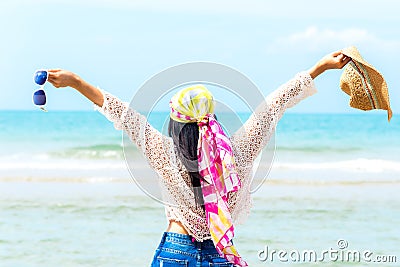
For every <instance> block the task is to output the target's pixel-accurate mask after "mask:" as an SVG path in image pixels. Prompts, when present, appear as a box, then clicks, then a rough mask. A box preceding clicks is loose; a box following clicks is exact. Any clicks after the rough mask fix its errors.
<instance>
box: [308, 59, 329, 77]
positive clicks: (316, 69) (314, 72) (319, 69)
mask: <svg viewBox="0 0 400 267" xmlns="http://www.w3.org/2000/svg"><path fill="white" fill-rule="evenodd" d="M324 71H326V68H325V66H324V64H322V63H321V62H320V61H319V62H318V63H317V64H315V65H314V66H313V67H312V68H310V69H309V70H308V73H309V74H310V76H311V78H313V79H315V78H317V77H318V76H319V75H320V74H322V73H323V72H324Z"/></svg>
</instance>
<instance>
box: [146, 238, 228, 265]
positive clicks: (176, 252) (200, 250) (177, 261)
mask: <svg viewBox="0 0 400 267" xmlns="http://www.w3.org/2000/svg"><path fill="white" fill-rule="evenodd" d="M169 266H174V267H179V266H186V267H206V266H207V267H210V266H219V267H233V266H234V265H233V264H232V263H230V262H228V261H227V260H226V259H224V258H222V257H221V256H220V255H219V254H218V252H217V250H216V249H215V247H214V243H213V242H212V240H205V241H203V242H197V241H196V240H194V241H192V237H191V236H190V235H185V234H178V233H171V232H164V234H163V236H162V238H161V242H160V245H158V248H157V249H156V253H155V255H154V258H153V262H152V263H151V267H169Z"/></svg>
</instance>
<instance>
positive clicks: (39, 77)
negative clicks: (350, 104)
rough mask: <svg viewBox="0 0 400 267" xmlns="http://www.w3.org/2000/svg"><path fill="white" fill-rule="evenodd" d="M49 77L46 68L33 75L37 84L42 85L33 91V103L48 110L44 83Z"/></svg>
mask: <svg viewBox="0 0 400 267" xmlns="http://www.w3.org/2000/svg"><path fill="white" fill-rule="evenodd" d="M47 78H48V73H47V71H45V70H38V71H36V72H35V74H34V75H33V80H34V81H35V83H36V84H37V85H40V88H39V89H38V90H36V91H35V92H34V93H33V103H34V104H35V105H37V106H39V108H40V109H41V110H43V111H46V112H47V110H46V109H45V107H44V105H46V93H45V91H44V90H43V89H44V84H45V83H46V82H47Z"/></svg>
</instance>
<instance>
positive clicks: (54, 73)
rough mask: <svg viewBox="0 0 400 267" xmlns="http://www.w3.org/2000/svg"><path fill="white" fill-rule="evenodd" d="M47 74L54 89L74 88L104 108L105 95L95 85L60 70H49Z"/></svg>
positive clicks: (71, 73)
mask: <svg viewBox="0 0 400 267" xmlns="http://www.w3.org/2000/svg"><path fill="white" fill-rule="evenodd" d="M47 73H48V81H49V82H50V83H51V84H52V85H53V86H54V87H57V88H59V87H67V86H69V87H72V88H74V89H76V90H77V91H79V92H80V93H81V94H82V95H84V96H85V97H86V98H87V99H89V100H90V101H92V102H93V103H95V104H96V105H98V106H100V107H101V106H103V103H104V97H103V93H102V92H101V91H100V90H99V89H97V88H96V87H94V86H93V85H91V84H89V83H88V82H86V81H84V80H83V79H81V78H80V77H79V76H78V75H76V74H75V73H73V72H70V71H67V70H60V69H51V70H48V71H47Z"/></svg>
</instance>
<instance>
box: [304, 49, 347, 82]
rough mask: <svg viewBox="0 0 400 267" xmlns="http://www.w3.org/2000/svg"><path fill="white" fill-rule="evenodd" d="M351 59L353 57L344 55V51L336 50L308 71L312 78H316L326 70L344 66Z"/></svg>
mask: <svg viewBox="0 0 400 267" xmlns="http://www.w3.org/2000/svg"><path fill="white" fill-rule="evenodd" d="M350 60H351V58H350V57H347V56H345V55H343V54H342V51H336V52H333V53H331V54H329V55H326V56H324V57H323V58H322V59H321V60H320V61H318V62H317V64H315V65H314V67H312V68H311V69H310V70H309V71H308V72H309V73H310V76H311V78H313V79H315V78H316V77H317V76H318V75H320V74H322V73H323V72H324V71H326V70H330V69H341V68H343V67H344V66H346V64H347V63H349V61H350Z"/></svg>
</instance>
